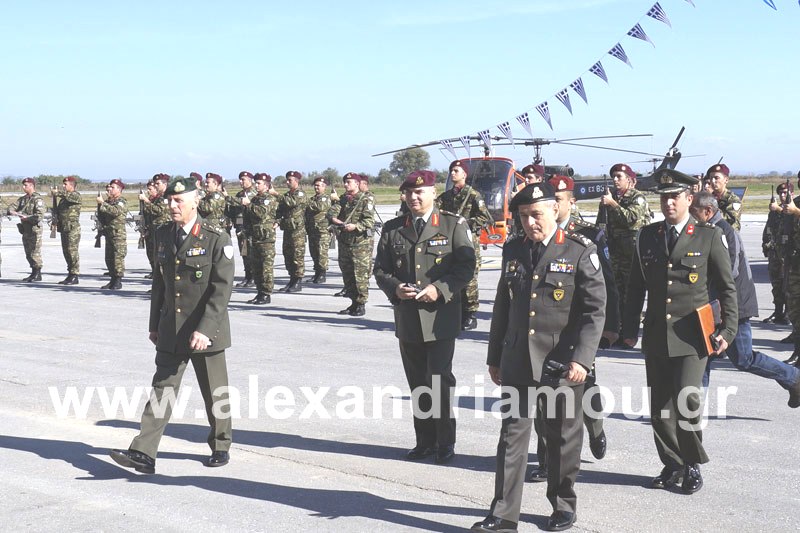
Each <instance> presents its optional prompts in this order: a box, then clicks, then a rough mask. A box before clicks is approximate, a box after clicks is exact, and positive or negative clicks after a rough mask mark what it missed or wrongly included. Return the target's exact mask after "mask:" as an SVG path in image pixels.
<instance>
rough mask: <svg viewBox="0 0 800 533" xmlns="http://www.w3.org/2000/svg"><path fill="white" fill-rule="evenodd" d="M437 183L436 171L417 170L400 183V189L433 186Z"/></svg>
mask: <svg viewBox="0 0 800 533" xmlns="http://www.w3.org/2000/svg"><path fill="white" fill-rule="evenodd" d="M435 184H436V172H433V171H431V170H415V171H414V172H412V173H411V174H409V175H408V176H407V177H406V179H405V181H403V183H401V184H400V190H401V191H403V190H405V189H416V188H417V187H433V186H434V185H435Z"/></svg>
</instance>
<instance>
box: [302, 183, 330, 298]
mask: <svg viewBox="0 0 800 533" xmlns="http://www.w3.org/2000/svg"><path fill="white" fill-rule="evenodd" d="M327 188H328V182H327V181H326V180H325V178H324V177H323V176H317V177H316V178H314V196H312V197H311V198H309V199H308V205H307V206H306V215H305V216H306V220H305V223H306V234H308V250H309V252H311V259H312V261H313V262H314V277H313V278H310V279H309V280H308V281H310V282H311V283H325V281H326V276H327V272H328V249H329V248H330V245H331V234H330V232H329V231H328V225H329V223H328V211H330V209H331V205H332V204H331V195H330V194H328V193H327V192H326V189H327Z"/></svg>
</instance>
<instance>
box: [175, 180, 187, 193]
mask: <svg viewBox="0 0 800 533" xmlns="http://www.w3.org/2000/svg"><path fill="white" fill-rule="evenodd" d="M185 190H186V186H185V185H184V184H183V183H181V182H180V181H179V182H178V183H176V184H175V192H177V193H181V192H183V191H185Z"/></svg>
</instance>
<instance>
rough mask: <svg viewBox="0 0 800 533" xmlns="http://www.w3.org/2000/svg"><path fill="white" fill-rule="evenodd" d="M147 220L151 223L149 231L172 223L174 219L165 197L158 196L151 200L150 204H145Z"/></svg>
mask: <svg viewBox="0 0 800 533" xmlns="http://www.w3.org/2000/svg"><path fill="white" fill-rule="evenodd" d="M142 214H143V215H144V216H145V220H148V221H149V226H148V229H150V230H154V229H155V228H157V227H159V226H161V225H163V224H168V223H170V222H172V217H171V216H170V212H169V200H167V199H166V198H165V197H164V196H156V197H155V198H153V199H151V200H150V203H149V204H148V203H147V202H145V203H144V213H142Z"/></svg>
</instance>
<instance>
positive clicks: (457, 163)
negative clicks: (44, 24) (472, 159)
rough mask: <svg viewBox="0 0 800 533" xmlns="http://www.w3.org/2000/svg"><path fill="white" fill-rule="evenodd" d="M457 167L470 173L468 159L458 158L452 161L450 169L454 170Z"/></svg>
mask: <svg viewBox="0 0 800 533" xmlns="http://www.w3.org/2000/svg"><path fill="white" fill-rule="evenodd" d="M456 167H458V168H460V169H461V170H463V171H464V173H465V174H469V168H468V166H467V162H466V161H461V160H460V159H456V160H455V161H453V162H452V163H450V169H449V170H450V172H452V171H453V169H454V168H456Z"/></svg>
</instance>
